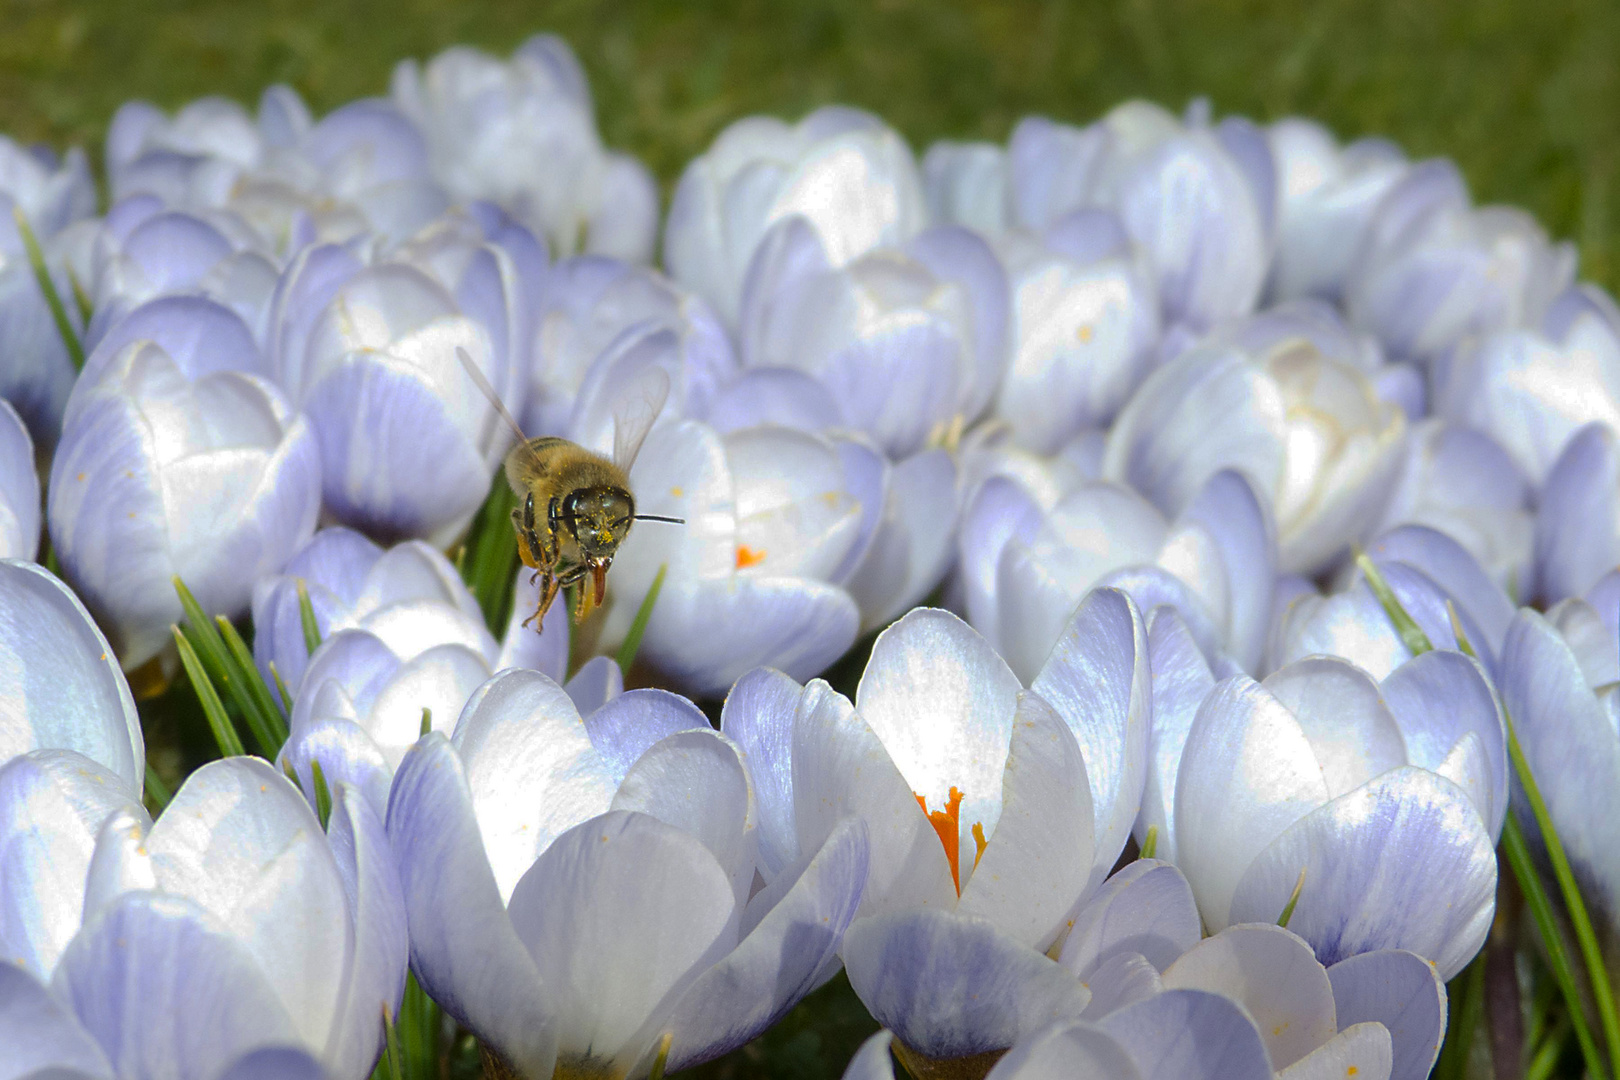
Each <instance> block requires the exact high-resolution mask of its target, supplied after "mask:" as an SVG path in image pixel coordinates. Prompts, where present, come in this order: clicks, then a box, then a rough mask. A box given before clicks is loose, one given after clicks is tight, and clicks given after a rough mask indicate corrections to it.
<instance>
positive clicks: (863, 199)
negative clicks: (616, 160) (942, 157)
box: [664, 106, 927, 323]
mask: <svg viewBox="0 0 1620 1080" xmlns="http://www.w3.org/2000/svg"><path fill="white" fill-rule="evenodd" d="M794 215H799V216H802V217H803V218H805V219H806V220H807V221H808V222H809V223H810V225H811V226H812V227H813V228H814V229H815V231H816V234H817V236H818V237H819V238H820V240H821V244H822V247H823V250H824V251H825V252H826V256H827V259H828V261H829V262H830V263H831V265H832V266H834V267H840V266H843V265H845V264H846V263H849V262H851V261H853V260H854V259H857V258H859V257H860V256H862V255H864V254H866V253H867V252H868V251H871V250H872V249H873V248H877V247H897V246H899V245H900V244H903V243H904V242H905V241H906V240H908V239H910V238H911V236H912V235H913V234H915V233H916V232H918V231H919V230H921V229H922V227H923V226H924V225H925V224H926V223H927V208H926V206H925V205H924V203H923V194H922V181H921V178H920V177H919V175H918V173H917V164H916V162H915V160H913V158H912V156H911V149H910V148H909V147H908V146H907V145H906V143H905V140H904V139H902V138H901V137H900V136H899V134H897V133H896V132H895V131H894V130H893V129H892V128H890V127H888V126H887V125H886V124H884V123H883V122H882V121H881V120H879V119H878V118H877V117H875V116H873V115H872V114H871V113H866V112H862V111H860V110H859V109H851V108H846V107H843V106H827V107H825V108H821V109H817V110H816V111H815V112H813V113H811V114H810V115H809V116H806V117H805V118H804V119H803V120H801V121H799V122H798V123H797V124H791V125H790V124H787V123H784V122H783V121H781V120H777V119H775V118H773V117H768V116H750V117H746V118H744V119H742V120H738V121H736V122H735V123H733V124H731V125H730V126H729V127H727V128H726V129H725V130H724V131H722V132H721V133H720V134H719V136H718V137H717V138H716V139H715V141H714V143H713V144H712V145H711V146H710V147H709V149H708V152H707V153H705V154H703V155H702V156H700V157H698V158H696V159H694V160H693V161H692V162H691V163H690V164H689V165H687V167H686V171H685V172H683V173H682V174H681V179H680V183H679V184H678V185H677V186H676V188H675V196H674V200H673V201H672V202H671V204H670V208H669V218H668V220H667V221H666V222H665V224H664V264H665V265H666V266H667V267H668V268H669V272H670V273H671V274H672V275H673V276H674V278H675V280H676V281H679V282H680V283H681V284H682V285H685V286H686V287H687V288H689V289H691V290H692V291H694V292H696V293H698V294H700V295H702V296H703V297H705V298H707V299H708V301H709V302H710V303H711V304H713V305H714V307H715V310H717V311H718V312H719V313H720V315H721V317H722V318H724V319H726V320H727V322H730V323H735V322H736V320H737V315H738V310H739V307H740V303H741V299H742V292H743V286H744V284H745V281H746V277H745V275H746V272H747V270H748V266H749V263H750V261H751V260H752V259H753V257H754V252H755V250H756V248H757V247H758V246H759V242H760V240H761V239H762V238H763V237H764V236H765V233H766V232H767V231H769V229H770V227H771V226H772V225H774V224H776V223H777V222H778V221H781V220H783V219H785V218H789V217H792V216H794Z"/></svg>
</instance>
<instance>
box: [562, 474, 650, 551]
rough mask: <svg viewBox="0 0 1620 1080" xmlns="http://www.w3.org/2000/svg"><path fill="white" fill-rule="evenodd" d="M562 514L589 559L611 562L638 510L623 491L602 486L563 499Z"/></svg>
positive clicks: (589, 488)
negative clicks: (608, 560)
mask: <svg viewBox="0 0 1620 1080" xmlns="http://www.w3.org/2000/svg"><path fill="white" fill-rule="evenodd" d="M558 512H559V514H560V516H561V517H562V519H563V522H564V523H565V524H566V525H567V527H568V528H569V530H570V531H571V532H572V533H573V536H574V540H575V541H576V542H577V543H578V544H579V551H580V554H581V555H584V556H585V557H586V558H587V559H602V560H607V559H611V558H613V553H614V552H615V551H617V550H618V549H619V544H621V543H622V542H623V541H624V538H625V535H626V534H628V533H629V532H630V522H631V521H633V520H635V516H636V507H635V503H634V502H632V501H631V499H630V493H629V492H628V491H625V490H624V489H623V488H616V487H611V486H606V485H603V486H598V487H588V488H579V489H577V490H575V491H570V492H569V493H568V494H567V495H565V496H563V500H562V505H561V506H559V507H558Z"/></svg>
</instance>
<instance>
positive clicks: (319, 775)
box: [309, 758, 332, 829]
mask: <svg viewBox="0 0 1620 1080" xmlns="http://www.w3.org/2000/svg"><path fill="white" fill-rule="evenodd" d="M309 779H310V783H311V784H312V785H313V786H314V788H315V816H316V817H317V818H319V819H320V821H321V828H323V829H324V828H326V823H327V822H329V821H331V820H332V789H331V788H330V787H328V786H327V783H326V772H325V771H324V770H323V769H322V768H321V763H320V761H319V760H317V759H313V758H312V759H311V760H310V763H309Z"/></svg>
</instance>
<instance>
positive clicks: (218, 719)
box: [169, 626, 247, 757]
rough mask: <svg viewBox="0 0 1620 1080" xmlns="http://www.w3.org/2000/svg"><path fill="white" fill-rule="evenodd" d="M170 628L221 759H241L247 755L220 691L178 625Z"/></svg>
mask: <svg viewBox="0 0 1620 1080" xmlns="http://www.w3.org/2000/svg"><path fill="white" fill-rule="evenodd" d="M169 629H170V630H171V631H172V632H173V633H174V645H175V648H177V649H179V650H180V663H181V664H182V665H183V666H184V667H185V669H186V676H187V678H189V679H190V680H191V688H192V689H193V690H195V691H196V692H197V700H198V701H200V702H202V710H203V716H204V717H205V718H206V719H207V720H208V726H209V728H210V729H212V731H213V733H214V742H215V743H217V744H218V745H219V752H220V754H221V755H222V756H224V757H240V756H241V755H243V754H245V753H247V751H246V750H244V749H243V748H242V740H241V739H240V738H239V737H238V736H237V734H236V728H235V727H233V726H232V725H231V718H230V717H229V716H228V715H226V713H225V703H224V702H222V701H220V700H219V691H218V690H215V689H214V683H213V680H211V679H210V678H209V677H208V672H207V671H206V670H204V669H203V663H202V661H201V660H200V659H199V658H198V657H197V650H196V649H194V648H192V647H191V642H190V641H188V640H187V639H186V635H185V634H183V633H181V632H180V628H179V627H178V626H171V627H169Z"/></svg>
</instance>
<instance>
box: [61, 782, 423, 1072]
mask: <svg viewBox="0 0 1620 1080" xmlns="http://www.w3.org/2000/svg"><path fill="white" fill-rule="evenodd" d="M82 887H83V889H84V893H85V918H84V925H83V928H82V929H80V930H79V932H78V934H77V935H76V936H75V937H74V938H73V940H72V941H71V942H70V943H69V945H68V946H67V948H66V949H65V950H64V951H63V953H62V957H61V960H60V961H59V962H58V963H57V966H56V971H55V974H54V977H53V978H52V982H51V989H52V992H53V995H54V996H55V998H56V1000H57V1001H58V1002H59V1003H60V1005H61V1007H62V1009H63V1011H64V1012H66V1013H67V1014H69V1015H70V1016H71V1017H72V1019H73V1020H74V1021H76V1022H77V1024H78V1025H79V1026H80V1027H81V1028H82V1029H83V1031H84V1032H86V1033H88V1035H89V1036H90V1037H91V1039H92V1040H93V1041H94V1043H95V1044H96V1045H99V1046H100V1048H101V1049H102V1050H103V1051H104V1052H105V1053H106V1054H107V1057H108V1060H110V1061H111V1062H112V1063H114V1065H115V1071H113V1072H112V1073H110V1074H103V1075H111V1076H116V1077H147V1076H198V1077H216V1076H218V1077H221V1078H222V1080H228V1078H231V1077H236V1076H239V1075H249V1076H259V1075H276V1076H294V1077H302V1076H319V1075H323V1073H324V1075H325V1076H327V1077H330V1078H331V1080H361V1078H362V1077H365V1076H367V1075H369V1073H370V1071H371V1067H372V1065H373V1064H374V1063H375V1061H376V1060H377V1056H378V1054H379V1053H380V1052H381V1050H382V1047H383V1024H382V1018H383V1016H384V1015H385V1014H386V1015H395V1014H397V1012H398V1009H399V1002H400V999H401V996H402V994H403V992H404V989H405V965H406V959H407V942H406V934H405V911H404V907H403V904H402V902H401V894H400V885H399V877H398V874H397V871H396V870H395V867H394V861H393V857H392V855H391V853H390V851H389V847H388V839H387V836H386V834H385V832H384V830H383V823H382V821H381V819H380V818H378V816H377V815H376V814H375V812H373V810H372V809H371V807H370V806H369V805H368V804H367V803H366V801H365V800H364V799H362V798H359V797H358V796H356V794H355V793H354V792H353V791H352V790H351V789H350V788H349V787H348V786H346V785H343V784H339V785H337V786H336V787H335V789H334V790H333V791H332V803H331V817H330V820H329V821H328V823H327V824H326V827H325V828H324V829H323V827H322V824H321V822H320V821H318V820H317V819H316V817H315V814H314V812H313V811H312V810H311V809H310V808H309V806H308V805H307V804H306V803H305V801H304V799H303V798H302V797H301V796H300V795H299V793H298V791H297V789H296V788H294V787H293V785H292V784H290V783H289V782H288V781H287V779H286V778H285V777H283V776H281V775H280V774H278V773H277V772H276V771H275V769H274V768H273V767H272V766H271V765H270V764H269V763H268V762H265V761H261V760H259V759H256V758H245V757H242V758H229V759H226V760H224V761H216V762H211V763H209V764H207V765H205V766H203V767H202V768H201V769H199V770H197V771H196V772H194V773H192V774H191V776H190V777H188V778H187V780H186V782H185V784H184V785H182V786H181V788H180V790H179V791H178V792H176V794H175V797H174V799H173V801H172V802H170V804H169V805H168V807H167V808H166V810H165V811H164V813H163V814H162V815H161V816H160V817H159V818H158V820H157V821H156V822H155V823H153V824H152V825H151V826H150V828H147V827H146V826H145V825H144V823H143V822H140V821H136V820H132V819H131V818H129V817H128V816H124V815H120V816H118V817H115V818H113V819H111V820H110V821H109V822H108V824H107V825H106V827H105V828H103V829H102V831H101V835H100V837H99V839H98V842H97V847H96V854H95V859H94V861H93V863H92V865H91V868H90V871H89V874H88V875H87V877H86V879H85V880H84V882H83V883H82ZM270 1048H276V1053H277V1054H286V1053H287V1051H288V1050H293V1051H297V1052H299V1053H296V1054H295V1055H294V1056H295V1057H296V1059H298V1060H300V1061H301V1062H302V1066H301V1069H294V1070H291V1071H289V1072H279V1071H268V1072H251V1071H250V1072H248V1073H246V1074H242V1073H240V1072H233V1071H230V1067H231V1066H232V1064H233V1063H236V1062H239V1060H240V1059H242V1058H243V1057H245V1056H247V1055H249V1054H251V1053H253V1052H255V1051H258V1052H261V1053H265V1052H268V1051H270ZM305 1058H312V1059H313V1060H314V1062H316V1063H318V1065H319V1068H318V1069H313V1070H312V1069H310V1066H309V1062H308V1061H307V1060H304V1059H305ZM284 1064H288V1061H287V1060H286V1059H285V1058H279V1059H277V1058H272V1059H271V1060H269V1061H261V1062H260V1065H261V1067H264V1068H267V1069H269V1068H271V1067H273V1066H276V1065H284Z"/></svg>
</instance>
